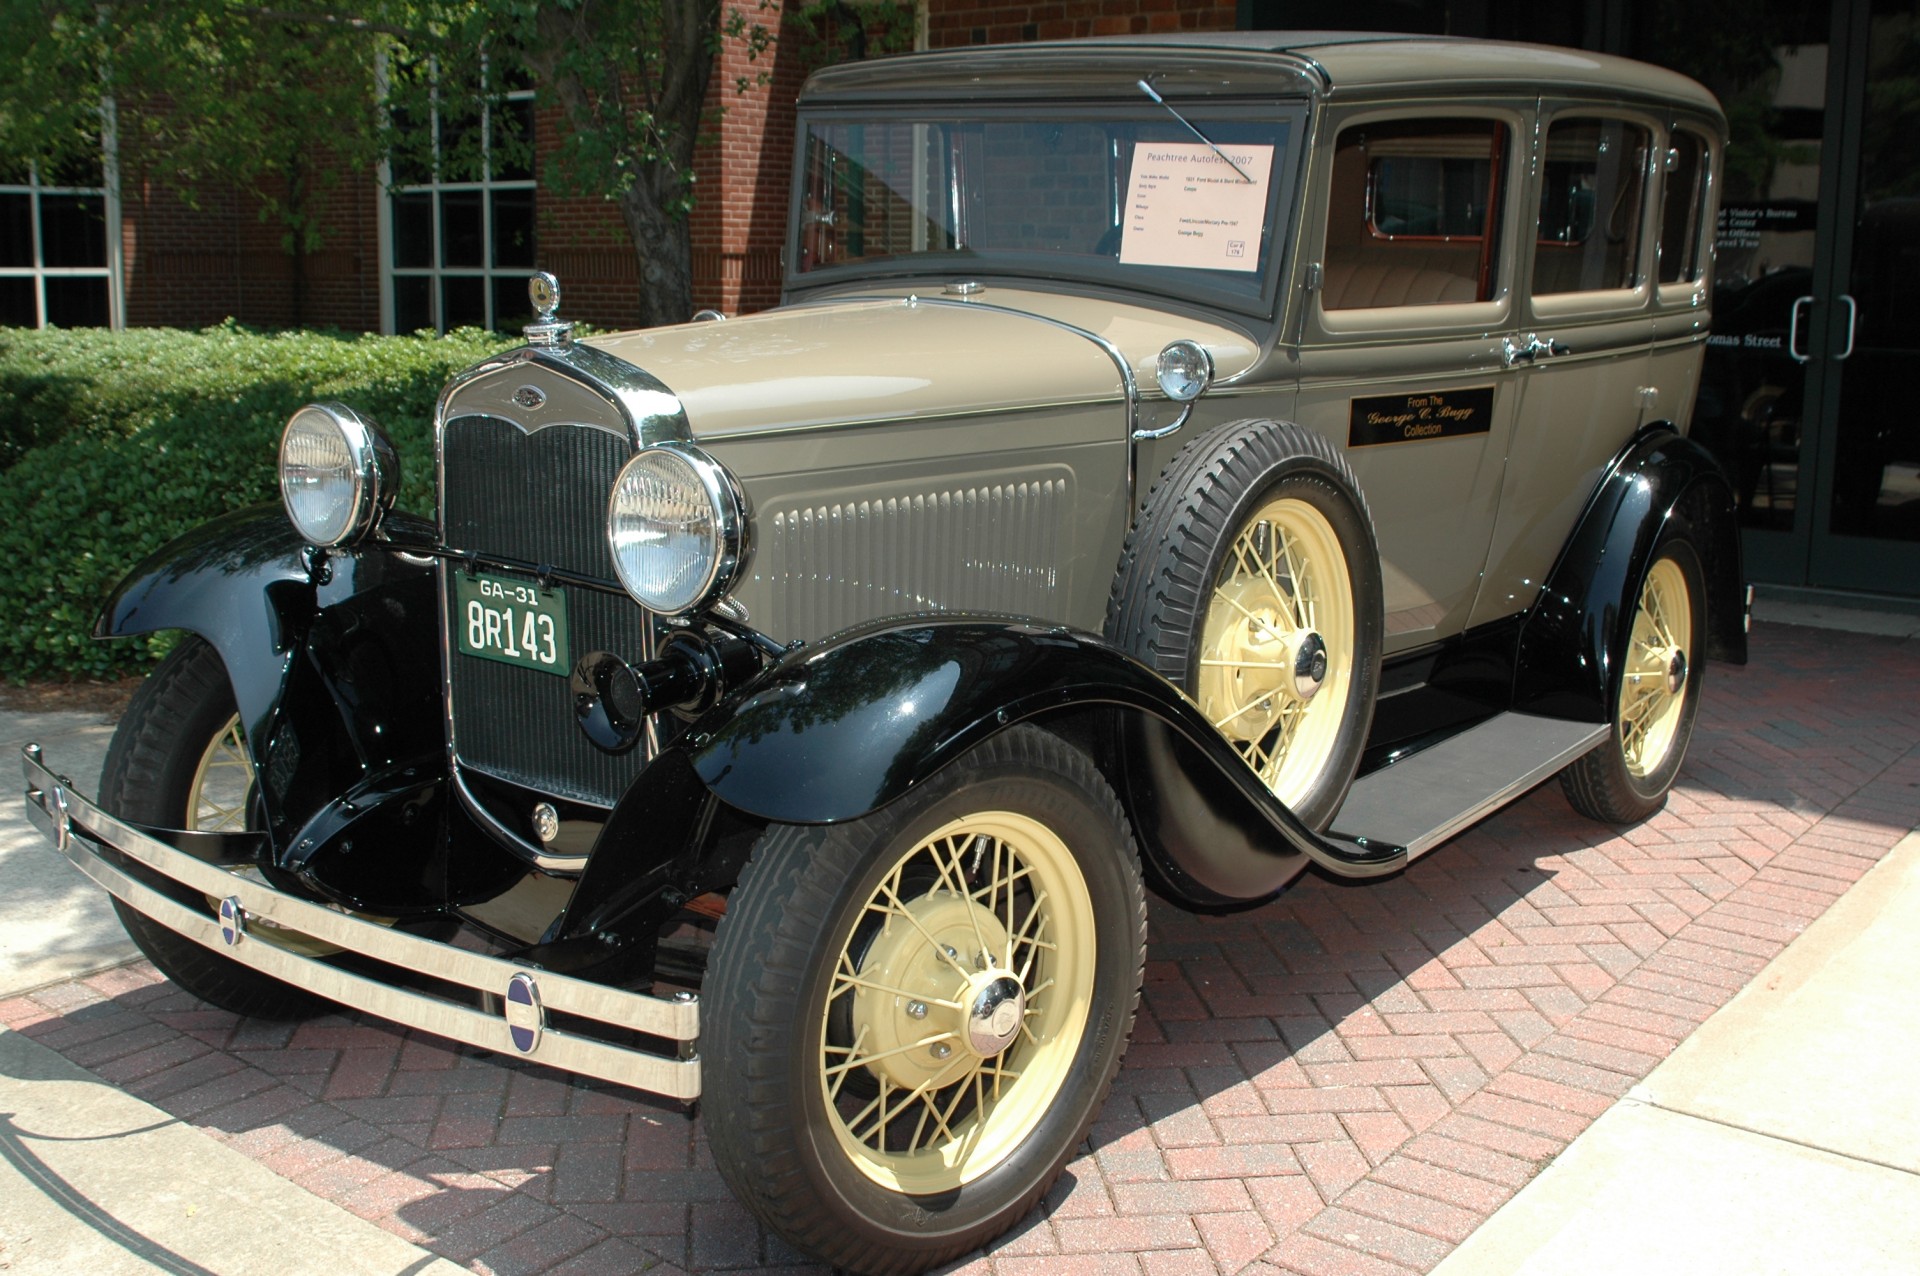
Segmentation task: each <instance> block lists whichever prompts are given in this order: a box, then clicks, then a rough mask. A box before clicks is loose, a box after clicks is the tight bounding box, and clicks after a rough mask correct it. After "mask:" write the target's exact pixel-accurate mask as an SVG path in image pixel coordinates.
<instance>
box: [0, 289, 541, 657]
mask: <svg viewBox="0 0 1920 1276" xmlns="http://www.w3.org/2000/svg"><path fill="white" fill-rule="evenodd" d="M505 344H506V343H505V341H504V339H502V338H500V337H497V336H495V335H493V334H490V333H480V332H475V331H462V332H458V333H454V334H451V335H449V336H447V337H444V338H439V339H434V338H429V337H424V336H415V337H380V336H368V335H358V334H341V333H322V332H286V333H262V332H255V331H252V330H249V329H246V328H242V327H240V326H238V325H236V324H232V323H228V324H225V325H222V326H220V327H217V328H209V329H206V330H205V331H203V332H177V331H171V330H167V329H141V330H134V331H128V332H121V333H113V332H104V331H72V332H61V331H45V332H35V331H25V330H18V329H0V677H4V678H6V679H8V680H9V681H12V682H16V683H17V682H23V681H26V680H28V679H46V678H57V679H64V678H77V677H95V678H98V677H108V676H112V675H115V674H123V673H131V672H137V671H138V670H140V669H141V668H142V667H144V666H145V665H147V664H148V663H150V662H151V661H152V660H154V659H155V658H156V656H157V654H158V653H162V652H164V651H165V650H166V649H167V648H168V647H169V646H170V645H171V639H170V638H167V637H161V638H158V639H149V640H138V639H136V640H131V641H125V642H113V643H102V642H95V641H94V640H93V639H91V638H89V637H88V636H87V635H88V632H89V630H90V629H91V627H92V624H93V619H94V616H95V614H96V612H97V611H98V609H99V607H100V603H101V600H102V599H103V598H104V597H105V596H106V594H107V592H108V591H109V590H110V589H112V588H113V586H114V585H115V584H116V583H117V582H118V581H119V580H120V578H121V576H122V575H124V574H125V573H126V571H127V570H128V569H129V568H131V567H132V566H133V565H134V564H136V563H138V562H139V561H140V560H141V559H142V558H144V557H145V556H146V555H148V554H150V553H152V552H153V551H154V550H156V549H158V548H159V547H160V546H162V545H164V544H166V543H167V542H168V541H169V540H172V539H173V538H174V537H175V536H178V535H179V534H181V533H182V532H184V531H186V530H187V529H189V528H191V527H193V526H194V525H196V524H198V523H201V522H204V521H205V520H206V519H208V518H211V517H213V516H214V515H216V514H220V513H223V512H225V511H227V510H231V509H237V508H239V507H241V506H243V505H253V504H258V503H259V502H261V501H271V500H275V499H277V492H276V488H275V479H274V467H275V459H276V451H277V448H278V445H279V438H280V430H281V428H282V426H284V425H285V424H286V419H287V417H288V415H289V414H291V413H292V412H293V410H294V409H295V408H297V407H299V406H300V405H301V404H302V403H307V402H311V401H313V400H316V399H338V400H341V401H342V402H345V403H348V404H351V405H352V406H353V407H355V408H356V409H359V410H360V411H363V412H368V413H371V414H372V416H373V417H374V418H375V419H376V420H378V421H379V422H380V423H381V425H382V426H384V427H385V428H386V430H387V432H388V434H389V435H390V436H391V437H392V438H393V441H394V443H395V445H396V446H397V447H398V448H399V450H400V457H401V467H402V471H403V474H404V482H403V485H402V488H401V495H400V505H401V507H402V508H408V509H416V510H420V511H423V512H424V511H427V510H429V509H430V508H431V504H432V494H433V467H432V457H433V448H432V439H431V428H432V416H433V402H434V399H435V397H436V396H437V395H438V394H439V392H440V388H441V386H442V385H444V384H445V382H446V380H447V378H448V377H449V376H451V375H452V374H453V373H455V372H457V371H459V370H460V369H461V368H464V367H466V366H467V365H469V364H471V363H474V362H477V361H478V360H480V359H482V358H485V357H486V356H487V355H489V354H492V353H494V352H495V351H497V350H499V349H502V348H504V345H505Z"/></svg>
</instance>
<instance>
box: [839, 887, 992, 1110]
mask: <svg viewBox="0 0 1920 1276" xmlns="http://www.w3.org/2000/svg"><path fill="white" fill-rule="evenodd" d="M905 911H906V914H907V916H906V917H905V918H900V919H897V920H896V921H895V922H894V923H893V924H891V925H889V926H887V927H886V928H884V929H883V930H881V931H880V933H879V934H877V935H875V936H874V937H873V941H872V943H870V944H869V945H868V946H867V951H866V954H865V956H864V957H863V958H862V959H861V960H860V963H859V977H860V979H861V980H862V982H863V984H866V985H870V986H863V987H856V988H855V990H854V996H853V1022H852V1024H851V1025H850V1027H851V1029H852V1032H853V1035H854V1038H855V1039H856V1040H859V1041H861V1043H862V1044H861V1053H862V1054H863V1055H865V1056H867V1057H869V1058H870V1059H871V1060H872V1062H871V1063H869V1064H868V1067H870V1068H871V1069H872V1070H873V1071H875V1072H877V1073H879V1074H880V1075H882V1076H885V1077H886V1078H887V1080H888V1081H890V1082H892V1083H893V1084H894V1085H898V1086H904V1087H906V1088H907V1089H913V1088H914V1087H916V1086H921V1085H929V1084H930V1085H935V1086H938V1085H944V1084H947V1083H948V1082H949V1081H951V1080H954V1079H957V1078H958V1077H959V1076H961V1075H962V1074H963V1073H965V1072H967V1071H968V1070H970V1069H971V1068H973V1067H976V1066H977V1065H978V1063H979V1061H980V1060H982V1059H991V1058H993V1057H995V1056H997V1055H999V1054H1000V1053H1001V1052H1002V1051H1004V1050H1005V1049H1006V1048H1007V1047H1008V1046H1009V1045H1011V1044H1013V1040H1014V1038H1015V1037H1017V1036H1019V1035H1020V1027H1021V1025H1022V1023H1023V1022H1024V1021H1025V1017H1026V990H1025V989H1024V988H1023V987H1022V986H1021V984H1020V981H1019V980H1018V979H1017V978H1015V977H1014V975H1013V973H1012V972H1011V971H1009V970H1007V969H1005V968H1004V967H1003V966H1001V965H1000V962H1001V960H1002V959H1003V957H1004V955H1005V954H1006V952H1007V950H1008V947H1009V945H1008V940H1007V929H1006V927H1005V926H1004V925H1003V924H1002V923H1001V921H1000V919H999V918H997V917H996V916H995V915H994V914H993V913H992V912H990V911H989V910H987V909H985V908H982V907H981V906H980V905H979V904H977V903H975V902H974V901H973V900H971V899H968V898H967V897H965V896H963V895H960V894H958V893H956V892H953V891H948V890H940V891H933V892H930V893H928V894H926V895H922V896H921V897H919V898H918V899H915V900H913V901H911V902H909V903H908V904H907V905H906V908H905ZM883 988H884V989H886V990H887V991H882V989H883ZM902 993H906V994H910V995H906V996H903V995H901V994H902Z"/></svg>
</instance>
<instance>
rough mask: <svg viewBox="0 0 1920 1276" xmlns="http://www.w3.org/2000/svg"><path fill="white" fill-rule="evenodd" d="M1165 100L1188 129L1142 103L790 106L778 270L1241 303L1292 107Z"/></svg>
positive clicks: (1285, 164) (1261, 271) (1254, 266)
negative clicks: (1200, 105) (783, 266)
mask: <svg viewBox="0 0 1920 1276" xmlns="http://www.w3.org/2000/svg"><path fill="white" fill-rule="evenodd" d="M1182 105H1183V109H1182V114H1183V115H1185V116H1186V118H1187V119H1188V120H1190V121H1191V122H1192V123H1193V125H1194V126H1195V128H1197V129H1198V130H1199V132H1200V133H1201V134H1204V140H1203V138H1202V137H1198V136H1195V134H1194V133H1193V132H1192V131H1189V129H1188V128H1187V127H1186V126H1185V125H1183V124H1182V123H1181V122H1180V121H1179V120H1177V119H1175V118H1174V117H1173V115H1172V114H1170V113H1169V112H1168V111H1167V110H1166V109H1164V108H1162V107H1159V106H1155V105H1154V104H1153V103H1152V102H1149V101H1146V100H1144V99H1143V100H1142V101H1141V103H1140V104H1139V106H1138V107H1134V106H1131V105H1129V106H1127V107H1125V108H1124V110H1117V109H1116V110H1109V111H1099V112H1096V111H1091V110H1090V111H1088V112H1087V113H1086V114H1084V115H1079V116H1072V117H1066V118H1053V119H1047V120H1036V119H1034V118H1032V116H1033V115H1034V114H1037V113H1038V111H1039V109H1040V108H1036V109H1035V110H1033V111H1028V112H1024V113H1018V114H1016V113H1015V112H1014V111H1013V110H1011V109H1007V110H1004V111H996V112H994V113H992V114H988V113H986V112H980V113H978V114H971V113H970V114H957V113H956V114H954V115H949V116H939V117H936V116H931V115H928V116H922V117H920V118H912V117H907V118H901V116H900V115H899V114H898V113H891V112H889V113H887V116H888V117H887V118H881V117H880V116H878V115H875V114H869V113H867V112H860V113H858V114H846V113H838V112H836V113H834V114H832V115H822V116H816V117H813V118H809V119H804V120H803V122H802V129H803V134H802V136H803V139H804V140H803V149H802V153H801V165H800V168H801V171H800V174H799V182H798V187H799V189H798V191H797V195H798V198H797V199H796V201H795V216H796V219H797V222H798V224H797V226H796V227H795V228H794V241H793V256H792V258H791V260H792V261H793V263H794V273H795V274H796V275H797V276H802V277H810V278H804V279H803V280H802V282H806V283H814V282H827V281H828V280H829V279H831V278H834V277H838V276H841V275H848V276H851V275H871V274H910V273H919V274H926V273H933V274H953V273H955V272H965V273H966V274H968V275H975V274H979V275H1013V276H1023V275H1024V276H1029V277H1038V278H1076V277H1077V278H1083V279H1087V280H1092V281H1097V282H1106V283H1114V284H1119V285H1121V286H1125V287H1133V288H1144V289H1149V290H1152V291H1158V292H1166V293H1171V294H1173V295H1176V296H1192V295H1194V294H1195V293H1210V294H1215V295H1216V298H1217V299H1218V300H1222V301H1226V302H1227V303H1228V304H1232V305H1235V306H1236V308H1239V309H1249V310H1251V309H1256V308H1258V307H1257V304H1255V303H1262V302H1264V301H1265V300H1266V299H1268V298H1269V296H1270V292H1269V289H1270V287H1271V280H1272V277H1273V272H1272V271H1271V270H1270V269H1269V266H1270V265H1271V262H1272V258H1273V256H1274V254H1276V253H1277V252H1279V250H1280V245H1281V243H1282V240H1283V236H1282V235H1281V233H1280V231H1281V228H1282V225H1281V224H1282V221H1283V219H1284V204H1283V203H1282V200H1281V195H1282V191H1283V188H1284V187H1286V186H1287V185H1288V184H1289V180H1290V177H1291V172H1292V163H1291V158H1290V155H1289V142H1290V139H1291V136H1292V133H1293V131H1294V128H1295V125H1296V118H1295V117H1288V116H1283V115H1280V113H1279V112H1277V111H1276V110H1275V108H1274V107H1272V106H1271V105H1269V106H1266V107H1264V108H1260V110H1261V114H1259V115H1256V114H1255V113H1254V112H1253V111H1252V110H1250V109H1241V110H1237V111H1236V110H1232V109H1222V108H1218V107H1214V108H1210V109H1207V110H1201V109H1196V108H1191V107H1188V106H1186V105H1185V104H1182ZM1045 109H1046V110H1050V111H1052V112H1054V113H1055V114H1056V115H1057V114H1058V113H1059V111H1060V108H1059V106H1058V105H1053V106H1049V107H1047V108H1045Z"/></svg>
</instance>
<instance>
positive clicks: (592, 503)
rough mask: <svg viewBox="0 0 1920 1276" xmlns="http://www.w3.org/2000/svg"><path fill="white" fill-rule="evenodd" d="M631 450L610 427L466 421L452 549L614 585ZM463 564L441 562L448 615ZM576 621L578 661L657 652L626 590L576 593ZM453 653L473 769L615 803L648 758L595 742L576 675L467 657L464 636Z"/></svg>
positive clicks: (454, 446)
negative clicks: (613, 549)
mask: <svg viewBox="0 0 1920 1276" xmlns="http://www.w3.org/2000/svg"><path fill="white" fill-rule="evenodd" d="M631 455H632V450H631V448H630V446H629V444H628V443H627V441H626V440H625V439H624V438H621V437H620V436H618V435H616V434H612V433H610V432H608V431H605V430H599V429H593V428H590V427H585V426H553V427H549V428H547V429H543V430H537V431H535V432H533V433H532V434H527V433H524V432H522V431H521V430H520V428H519V427H518V426H515V425H514V424H513V423H511V422H509V421H504V420H501V419H500V418H498V417H491V416H463V417H456V418H454V419H453V420H451V421H449V422H447V424H446V426H445V427H444V433H443V435H442V443H441V459H442V464H443V466H444V470H443V481H442V484H441V492H442V501H443V502H444V514H445V520H446V541H447V544H448V545H450V546H452V547H454V548H456V549H461V550H472V551H477V552H480V553H483V554H497V555H500V556H501V557H504V558H514V559H520V560H524V561H526V562H531V563H541V564H546V565H549V566H552V567H557V568H562V569H565V570H568V571H574V572H581V573H584V574H587V575H591V576H595V577H598V578H600V579H603V580H608V581H611V580H613V579H614V572H613V560H612V556H611V553H610V551H609V550H608V548H607V541H606V531H605V524H606V508H607V494H608V493H609V492H610V491H612V489H613V481H614V478H615V476H616V475H617V474H618V473H619V470H620V467H621V465H623V464H625V462H626V460H627V458H628V457H629V456H631ZM460 570H461V569H460V568H458V567H456V566H452V565H447V566H445V567H443V569H442V588H443V589H444V590H445V591H446V592H447V614H448V615H454V614H455V613H456V611H457V609H456V608H455V607H454V606H453V598H452V590H453V584H454V578H455V576H456V575H457V574H458V573H459V572H460ZM567 619H568V625H569V630H570V639H571V650H570V651H569V652H568V653H567V654H568V659H567V664H568V666H569V667H571V665H572V662H573V660H574V659H577V658H578V657H580V656H581V655H583V654H585V653H586V652H589V651H611V652H614V653H615V654H617V655H619V656H621V657H623V658H624V659H626V660H628V661H630V662H637V661H639V660H641V659H643V658H644V657H645V655H646V654H647V652H648V650H649V644H648V638H649V630H650V620H649V618H648V616H647V613H646V612H645V611H643V610H642V609H641V608H640V607H639V606H638V605H637V604H635V603H634V602H633V600H632V599H630V598H628V597H626V596H625V595H624V594H607V593H602V592H600V591H597V590H592V589H583V588H572V589H569V590H567ZM447 650H448V651H449V652H450V653H451V654H450V655H449V657H448V659H449V661H450V663H451V668H450V669H449V670H448V683H449V688H450V691H451V696H452V706H451V712H452V715H453V731H454V741H455V746H456V748H457V750H458V752H459V755H460V760H461V762H462V763H464V764H465V765H467V766H469V767H472V768H474V769H476V770H479V771H482V772H485V773H486V774H488V775H493V776H497V777H498V778H500V779H503V780H508V781H511V782H513V783H515V784H523V785H526V786H528V787H529V788H534V789H539V790H541V791H542V792H546V793H553V794H556V795H559V796H563V797H568V798H573V799H576V800H578V801H583V802H592V803H596V804H599V805H602V806H611V805H612V804H613V802H614V801H615V799H617V798H618V797H619V796H620V794H621V793H623V792H624V791H625V790H626V787H627V785H628V784H629V783H630V782H631V781H632V779H633V777H634V776H635V775H636V774H637V773H638V772H639V770H640V768H641V767H642V766H643V765H644V764H645V762H646V758H645V756H644V750H643V749H638V748H636V749H634V750H633V751H632V752H630V753H626V754H623V755H620V756H617V757H615V756H609V755H608V754H605V753H602V752H601V751H600V750H598V749H596V748H594V747H593V745H591V744H590V743H588V741H587V739H586V737H585V736H584V735H582V734H581V733H580V729H579V727H578V726H577V725H576V724H575V722H574V718H573V704H572V696H571V694H570V692H569V691H568V686H567V680H566V679H565V678H563V677H558V676H556V675H554V674H551V673H542V672H540V671H538V670H535V669H521V668H516V667H514V666H512V665H507V664H501V663H499V662H498V661H492V660H480V659H476V658H474V657H471V656H463V655H461V654H460V652H459V644H458V642H457V640H456V639H455V637H454V636H453V635H449V636H448V639H447Z"/></svg>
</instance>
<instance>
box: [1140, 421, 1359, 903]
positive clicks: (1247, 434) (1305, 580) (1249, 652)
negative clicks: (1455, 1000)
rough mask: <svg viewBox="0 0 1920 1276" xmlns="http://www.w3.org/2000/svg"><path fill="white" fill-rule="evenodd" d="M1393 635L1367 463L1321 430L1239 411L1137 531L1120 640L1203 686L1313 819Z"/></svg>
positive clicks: (1348, 773)
mask: <svg viewBox="0 0 1920 1276" xmlns="http://www.w3.org/2000/svg"><path fill="white" fill-rule="evenodd" d="M1384 631H1385V617H1384V611H1383V604H1382V596H1381V586H1380V556H1379V550H1378V549H1377V547H1376V545H1375V541H1374V534H1373V519H1372V517H1371V516H1370V515H1369V514H1368V513H1367V506H1366V502H1365V501H1364V500H1363V499H1362V498H1361V495H1360V490H1359V486H1358V484H1357V483H1356V481H1355V479H1354V477H1353V471H1352V470H1351V469H1350V468H1349V467H1348V466H1347V463H1346V461H1345V459H1344V458H1342V457H1341V455H1340V454H1339V452H1338V450H1336V449H1335V447H1334V446H1333V444H1331V443H1330V442H1328V441H1327V440H1326V439H1324V438H1322V437H1321V436H1320V435H1318V434H1314V433H1313V432H1311V431H1309V430H1304V429H1302V428H1301V427H1299V426H1297V425H1288V424H1283V423H1277V422H1273V421H1233V422H1229V423H1227V424H1226V425H1222V426H1219V427H1217V428H1216V429H1214V430H1212V431H1209V432H1208V433H1206V434H1203V435H1200V436H1199V437H1197V438H1195V439H1194V440H1193V441H1192V442H1190V443H1188V444H1187V445H1186V446H1185V447H1184V448H1182V449H1181V450H1180V452H1179V454H1178V455H1177V456H1175V457H1174V459H1173V461H1172V462H1171V463H1170V464H1169V465H1168V466H1167V468H1166V471H1165V472H1164V473H1163V474H1161V476H1160V479H1159V481H1158V482H1156V483H1155V484H1154V487H1153V491H1152V492H1151V493H1150V494H1149V495H1148V497H1147V501H1146V504H1145V506H1144V507H1143V508H1142V510H1141V512H1140V516H1139V518H1138V519H1136V520H1135V522H1134V525H1133V528H1132V530H1131V531H1130V532H1129V533H1128V534H1127V543H1126V547H1125V549H1124V550H1123V551H1122V554H1121V560H1120V569H1119V571H1118V573H1116V575H1115V577H1114V584H1113V593H1112V596H1111V598H1110V599H1109V600H1108V604H1107V622H1106V632H1107V636H1108V637H1109V638H1111V639H1112V640H1113V641H1114V642H1116V643H1118V644H1119V645H1120V646H1122V647H1124V648H1126V649H1127V650H1128V651H1130V652H1131V653H1133V655H1134V656H1135V657H1136V658H1138V659H1139V660H1140V661H1141V662H1142V663H1143V664H1146V665H1147V666H1149V667H1150V668H1152V669H1154V670H1156V671H1157V672H1158V673H1160V674H1161V676H1163V677H1165V678H1166V679H1167V680H1168V681H1169V682H1172V683H1173V684H1175V685H1176V686H1178V687H1179V688H1180V689H1181V690H1182V691H1185V692H1186V693H1187V694H1188V695H1189V696H1191V697H1192V698H1193V700H1194V702H1195V703H1196V704H1197V705H1198V706H1199V708H1200V711H1201V712H1202V713H1204V714H1205V715H1206V717H1207V720H1208V721H1209V722H1211V723H1213V725H1214V726H1215V728H1217V729H1218V730H1219V731H1220V733H1221V735H1223V736H1224V737H1225V738H1226V740H1227V742H1228V743H1229V744H1231V745H1232V746H1233V748H1234V750H1235V751H1236V752H1237V753H1239V755H1240V756H1241V757H1242V758H1244V759H1245V760H1246V763H1247V765H1248V766H1249V767H1251V768H1252V769H1253V771H1254V772H1255V774H1257V775H1258V776H1259V777H1260V780H1261V782H1262V783H1263V784H1265V785H1266V787H1267V788H1268V789H1269V790H1270V791H1271V792H1272V793H1273V794H1274V796H1275V797H1277V798H1278V799H1279V800H1280V801H1282V802H1284V803H1286V805H1287V806H1288V808H1289V809H1291V810H1292V811H1293V813H1294V814H1295V815H1297V816H1298V817H1299V818H1300V819H1301V820H1302V821H1303V822H1304V823H1306V824H1307V825H1308V826H1310V827H1313V828H1325V827H1326V826H1327V824H1328V823H1330V822H1331V821H1332V819H1333V816H1334V812H1336V811H1338V810H1339V809H1340V803H1341V801H1342V800H1344V799H1345V797H1346V794H1347V789H1348V787H1349V786H1350V785H1351V784H1352V783H1353V774H1354V771H1355V770H1356V769H1357V768H1358V767H1359V765H1360V753H1361V750H1362V749H1363V748H1364V747H1365V745H1366V738H1367V730H1368V727H1369V726H1370V725H1371V724H1372V721H1373V702H1374V693H1375V690H1376V688H1377V687H1378V685H1379V681H1380V651H1381V645H1382V641H1383V639H1382V635H1383V633H1384ZM1159 778H1160V777H1155V778H1154V779H1155V783H1156V787H1158V780H1159ZM1165 778H1166V780H1167V782H1168V783H1173V782H1175V780H1174V777H1171V776H1169V777H1165ZM1278 884H1284V881H1283V882H1281V883H1278Z"/></svg>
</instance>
